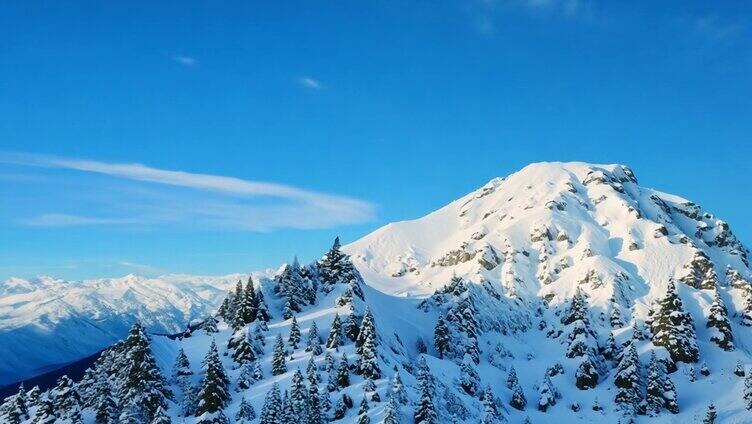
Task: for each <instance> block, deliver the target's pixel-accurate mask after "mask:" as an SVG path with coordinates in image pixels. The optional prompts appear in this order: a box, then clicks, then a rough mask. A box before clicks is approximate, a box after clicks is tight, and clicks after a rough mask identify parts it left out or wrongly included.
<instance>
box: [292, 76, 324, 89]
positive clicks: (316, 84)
mask: <svg viewBox="0 0 752 424" xmlns="http://www.w3.org/2000/svg"><path fill="white" fill-rule="evenodd" d="M298 84H300V85H302V86H303V87H305V88H310V89H311V90H321V89H322V88H324V85H323V84H321V81H319V80H316V79H313V78H311V77H300V78H298Z"/></svg>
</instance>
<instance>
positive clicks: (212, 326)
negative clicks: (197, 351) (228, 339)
mask: <svg viewBox="0 0 752 424" xmlns="http://www.w3.org/2000/svg"><path fill="white" fill-rule="evenodd" d="M201 329H202V330H203V331H204V333H206V334H213V333H218V332H219V330H217V319H216V318H214V316H213V315H209V316H208V317H206V319H204V322H202V323H201Z"/></svg>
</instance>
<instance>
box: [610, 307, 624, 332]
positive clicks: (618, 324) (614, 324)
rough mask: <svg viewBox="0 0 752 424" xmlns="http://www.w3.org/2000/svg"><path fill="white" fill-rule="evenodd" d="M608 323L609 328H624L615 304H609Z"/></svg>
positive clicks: (619, 311) (619, 310)
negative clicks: (609, 314) (609, 324)
mask: <svg viewBox="0 0 752 424" xmlns="http://www.w3.org/2000/svg"><path fill="white" fill-rule="evenodd" d="M610 323H611V328H622V327H624V321H623V320H622V319H621V309H619V305H618V304H616V303H615V302H612V303H611V317H610Z"/></svg>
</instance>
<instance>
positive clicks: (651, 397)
mask: <svg viewBox="0 0 752 424" xmlns="http://www.w3.org/2000/svg"><path fill="white" fill-rule="evenodd" d="M645 404H646V405H645V412H646V413H647V414H648V415H650V416H656V415H658V414H660V412H661V410H663V409H666V410H667V411H669V412H670V413H672V414H678V413H679V404H678V399H677V397H676V387H675V386H674V383H673V382H672V381H671V378H670V377H669V376H668V374H667V373H666V370H665V367H664V365H663V364H662V363H661V361H659V360H658V359H657V358H656V356H655V352H651V354H650V363H649V364H648V376H647V386H646V394H645Z"/></svg>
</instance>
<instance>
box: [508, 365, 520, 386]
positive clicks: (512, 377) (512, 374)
mask: <svg viewBox="0 0 752 424" xmlns="http://www.w3.org/2000/svg"><path fill="white" fill-rule="evenodd" d="M518 383H519V380H518V378H517V370H515V369H514V365H512V366H510V367H509V374H508V375H507V388H508V389H511V388H512V387H514V386H515V385H516V384H518Z"/></svg>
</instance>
